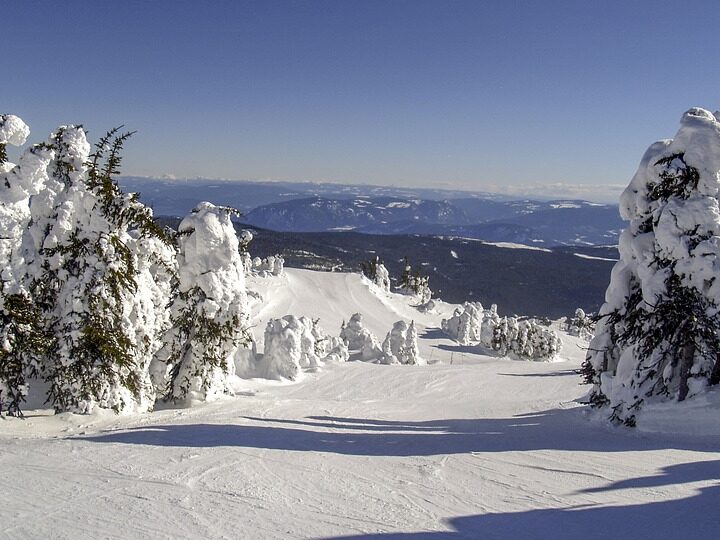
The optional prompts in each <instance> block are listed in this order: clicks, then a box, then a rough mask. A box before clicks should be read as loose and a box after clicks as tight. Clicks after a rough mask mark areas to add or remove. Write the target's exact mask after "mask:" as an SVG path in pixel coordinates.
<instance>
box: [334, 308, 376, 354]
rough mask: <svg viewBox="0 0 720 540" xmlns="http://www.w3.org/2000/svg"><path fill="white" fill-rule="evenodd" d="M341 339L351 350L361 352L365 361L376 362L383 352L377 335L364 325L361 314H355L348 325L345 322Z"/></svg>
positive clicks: (341, 331)
mask: <svg viewBox="0 0 720 540" xmlns="http://www.w3.org/2000/svg"><path fill="white" fill-rule="evenodd" d="M340 339H342V340H343V341H344V342H345V344H346V345H347V348H348V349H349V350H351V351H360V356H361V358H362V359H363V360H374V359H375V358H377V357H378V356H380V354H381V352H382V351H381V350H380V346H379V342H378V339H377V337H375V334H373V333H372V332H370V330H368V329H367V328H365V326H364V325H363V322H362V314H361V313H355V314H353V316H352V317H350V320H349V321H348V323H347V324H345V321H343V325H342V327H341V328H340Z"/></svg>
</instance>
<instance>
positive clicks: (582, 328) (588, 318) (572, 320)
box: [566, 308, 595, 340]
mask: <svg viewBox="0 0 720 540" xmlns="http://www.w3.org/2000/svg"><path fill="white" fill-rule="evenodd" d="M566 330H567V333H568V334H570V335H571V336H578V337H581V338H583V339H588V340H589V339H592V337H593V334H594V333H595V321H594V320H593V316H592V315H588V314H587V313H585V311H584V310H583V309H581V308H577V309H576V310H575V314H574V315H573V316H572V317H568V318H567V323H566Z"/></svg>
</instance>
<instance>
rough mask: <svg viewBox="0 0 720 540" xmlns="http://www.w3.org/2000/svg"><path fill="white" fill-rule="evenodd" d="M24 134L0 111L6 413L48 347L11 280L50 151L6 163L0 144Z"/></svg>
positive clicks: (0, 376) (0, 405) (0, 321)
mask: <svg viewBox="0 0 720 540" xmlns="http://www.w3.org/2000/svg"><path fill="white" fill-rule="evenodd" d="M29 133H30V130H29V128H28V126H27V125H26V124H25V123H24V122H23V121H22V120H21V119H20V118H18V117H17V116H13V115H7V114H3V115H0V231H2V233H0V412H2V410H3V409H6V410H7V411H8V413H9V414H11V415H20V414H21V409H20V408H21V403H22V402H23V401H24V399H25V397H26V396H27V391H28V379H30V378H31V377H35V376H37V369H38V365H39V362H40V359H41V358H42V356H43V355H44V354H45V353H46V352H47V351H48V350H49V348H50V347H51V346H52V339H51V337H50V336H49V335H48V333H47V332H46V330H45V327H44V325H43V317H42V313H41V312H40V311H39V309H38V308H37V306H35V305H34V304H33V302H32V301H31V299H30V298H29V296H28V295H27V294H25V293H24V292H23V291H22V290H21V289H20V288H19V286H18V282H17V274H18V272H19V270H22V268H23V266H24V264H23V261H22V258H21V255H20V246H21V243H22V235H23V232H24V230H25V229H26V228H27V226H28V224H29V222H30V207H29V202H30V197H31V196H32V195H34V194H36V193H37V192H38V191H39V190H40V189H41V188H42V185H43V183H44V180H45V178H47V171H46V169H47V166H48V164H49V163H50V160H51V159H52V158H53V155H54V153H53V151H52V149H50V148H47V147H45V146H44V145H37V146H33V147H31V148H29V149H27V150H26V151H25V152H24V153H23V154H22V155H21V157H20V162H19V163H18V165H15V164H13V163H10V162H8V161H7V153H6V146H7V145H8V144H10V145H13V146H20V145H22V144H24V143H25V141H26V140H27V137H28V135H29Z"/></svg>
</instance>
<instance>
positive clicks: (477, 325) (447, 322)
mask: <svg viewBox="0 0 720 540" xmlns="http://www.w3.org/2000/svg"><path fill="white" fill-rule="evenodd" d="M483 312H484V309H483V307H482V304H480V303H479V302H465V303H464V304H463V305H462V306H458V307H457V308H456V309H455V311H454V312H453V316H452V317H450V318H449V319H443V320H442V321H441V322H440V325H441V328H442V330H443V332H445V333H446V334H447V335H449V336H450V337H452V338H453V339H454V340H455V341H457V342H458V343H460V344H461V345H468V344H470V343H471V342H473V341H480V337H481V332H482V319H483Z"/></svg>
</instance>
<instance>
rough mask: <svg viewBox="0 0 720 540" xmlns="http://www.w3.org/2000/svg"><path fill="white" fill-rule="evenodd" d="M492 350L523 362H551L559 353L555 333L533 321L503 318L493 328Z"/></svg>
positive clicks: (559, 343) (558, 338)
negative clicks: (512, 356) (515, 357)
mask: <svg viewBox="0 0 720 540" xmlns="http://www.w3.org/2000/svg"><path fill="white" fill-rule="evenodd" d="M492 348H493V349H494V350H496V351H498V352H499V353H500V354H501V355H503V356H505V355H514V356H517V357H518V358H521V359H523V360H551V359H552V358H554V357H555V356H557V354H558V353H559V352H560V350H561V348H562V341H561V340H560V337H559V336H558V335H557V332H554V331H553V330H550V329H549V328H547V327H545V326H543V325H541V324H538V322H537V321H535V320H533V319H517V318H516V317H503V318H502V319H500V321H499V322H498V324H497V325H496V326H495V327H494V328H493V340H492Z"/></svg>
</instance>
